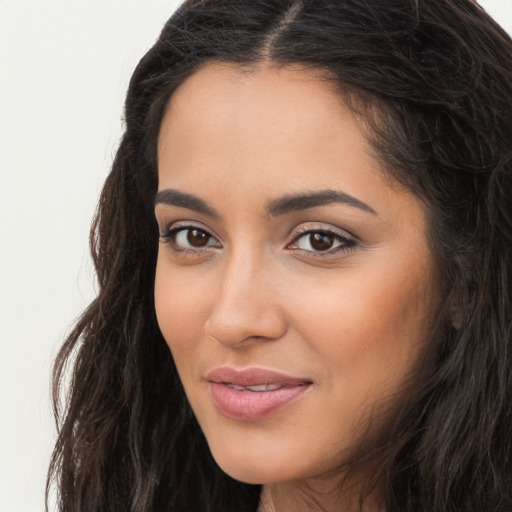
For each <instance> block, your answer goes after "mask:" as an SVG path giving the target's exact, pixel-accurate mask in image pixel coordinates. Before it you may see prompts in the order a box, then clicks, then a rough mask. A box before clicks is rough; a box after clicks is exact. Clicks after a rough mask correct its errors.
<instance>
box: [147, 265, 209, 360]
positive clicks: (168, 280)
mask: <svg viewBox="0 0 512 512" xmlns="http://www.w3.org/2000/svg"><path fill="white" fill-rule="evenodd" d="M162 260H163V261H162ZM190 270H191V271H190V272H188V271H187V269H185V270H184V269H180V270H179V271H178V270H177V269H174V268H172V267H170V266H169V265H168V263H167V262H166V261H165V256H164V257H162V256H160V255H159V259H158V263H157V267H156V275H155V309H156V316H157V320H158V325H159V327H160V330H161V331H162V334H163V336H164V338H165V340H166V341H167V344H168V345H169V348H170V349H171V351H172V353H173V356H175V357H176V356H177V355H179V354H180V353H181V352H183V351H190V350H193V349H194V347H195V344H196V343H197V340H198V339H199V338H200V337H201V336H202V333H203V328H204V324H205V322H206V319H207V316H208V314H209V310H210V306H209V304H210V300H209V297H208V295H207V293H206V292H207V290H208V289H209V286H208V283H207V282H206V283H205V276H203V277H201V276H199V278H198V276H197V275H194V274H193V272H194V270H192V269H190ZM196 274H197V270H196Z"/></svg>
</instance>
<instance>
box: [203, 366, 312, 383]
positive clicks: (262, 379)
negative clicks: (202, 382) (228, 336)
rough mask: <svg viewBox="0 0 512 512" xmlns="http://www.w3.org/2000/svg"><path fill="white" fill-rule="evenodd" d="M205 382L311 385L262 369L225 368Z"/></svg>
mask: <svg viewBox="0 0 512 512" xmlns="http://www.w3.org/2000/svg"><path fill="white" fill-rule="evenodd" d="M206 380H208V381H210V382H215V383H223V384H235V385H236V386H257V385H261V384H269V385H279V386H304V385H307V384H311V383H312V382H311V380H310V379H306V378H302V377H292V376H290V375H285V374H283V373H280V372H276V371H273V370H265V369H263V368H241V369H237V368H230V367H227V366H224V367H221V368H216V369H215V370H213V371H211V372H210V373H209V374H208V375H207V376H206Z"/></svg>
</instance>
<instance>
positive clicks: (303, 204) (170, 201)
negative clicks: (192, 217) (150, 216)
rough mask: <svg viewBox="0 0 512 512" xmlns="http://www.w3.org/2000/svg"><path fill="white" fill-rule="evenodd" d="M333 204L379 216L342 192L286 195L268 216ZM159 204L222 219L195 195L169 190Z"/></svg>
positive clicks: (160, 196)
mask: <svg viewBox="0 0 512 512" xmlns="http://www.w3.org/2000/svg"><path fill="white" fill-rule="evenodd" d="M332 203H341V204H346V205H348V206H352V207H354V208H359V209H360V210H362V211H364V212H367V213H371V214H372V215H377V212H376V211H375V210H374V209H373V208H372V207H371V206H369V205H367V204H366V203H363V201H360V200H359V199H357V198H355V197H353V196H351V195H349V194H346V193H345V192H341V191H340V190H330V189H327V190H318V191H314V192H303V193H297V194H291V195H286V196H283V197H279V198H277V199H274V200H272V201H270V202H269V203H268V204H267V207H266V210H267V214H268V215H270V216H271V217H277V216H280V215H285V214H287V213H291V212H295V211H300V210H307V209H308V208H315V207H317V206H324V205H327V204H332ZM157 204H166V205H169V206H178V207H180V208H186V209H188V210H193V211H196V212H198V213H202V214H203V215H207V216H208V217H213V218H216V219H218V218H220V215H219V213H218V212H217V211H216V210H215V209H214V208H213V207H212V206H211V205H210V204H209V203H208V202H207V201H205V200H204V199H201V198H200V197H197V196H195V195H193V194H187V193H185V192H180V191H178V190H175V189H172V188H169V189H165V190H162V191H160V192H158V193H157V194H156V197H155V206H156V205H157Z"/></svg>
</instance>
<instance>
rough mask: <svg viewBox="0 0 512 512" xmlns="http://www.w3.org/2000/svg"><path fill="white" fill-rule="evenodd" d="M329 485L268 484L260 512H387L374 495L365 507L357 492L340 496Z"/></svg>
mask: <svg viewBox="0 0 512 512" xmlns="http://www.w3.org/2000/svg"><path fill="white" fill-rule="evenodd" d="M326 487H327V486H326V484H325V483H323V484H318V483H315V484H311V483H310V482H309V483H307V484H302V485H301V484H297V483H296V482H283V483H278V484H269V485H264V486H263V490H262V492H261V496H260V505H259V507H258V512H319V511H321V512H340V511H343V512H385V511H384V508H383V507H382V506H380V504H379V503H380V502H381V500H379V499H377V495H378V493H376V492H374V493H372V495H371V496H369V497H368V498H366V499H365V501H364V503H363V506H362V508H360V505H359V499H358V497H355V495H354V492H351V493H340V492H339V491H337V490H336V491H333V490H332V489H328V488H326Z"/></svg>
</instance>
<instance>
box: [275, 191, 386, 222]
mask: <svg viewBox="0 0 512 512" xmlns="http://www.w3.org/2000/svg"><path fill="white" fill-rule="evenodd" d="M331 203H341V204H346V205H348V206H353V207H354V208H359V209H360V210H362V211H364V212H367V213H371V214H373V215H377V212H376V211H375V210H374V209H373V208H372V207H371V206H369V205H367V204H366V203H363V202H362V201H360V200H359V199H356V198H355V197H353V196H351V195H349V194H346V193H345V192H341V191H339V190H330V189H327V190H319V191H315V192H305V193H298V194H292V195H287V196H284V197H280V198H278V199H275V200H273V201H271V202H270V203H269V204H268V205H267V212H268V214H269V215H270V216H272V217H276V216H278V215H285V214H287V213H290V212H295V211H299V210H306V209H308V208H314V207H316V206H324V205H327V204H331Z"/></svg>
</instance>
